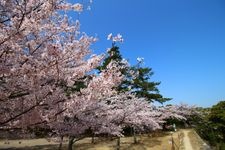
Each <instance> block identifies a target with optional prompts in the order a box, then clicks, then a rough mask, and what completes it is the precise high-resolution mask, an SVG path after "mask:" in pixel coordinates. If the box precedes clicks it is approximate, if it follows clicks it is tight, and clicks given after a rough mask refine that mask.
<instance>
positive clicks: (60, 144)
mask: <svg viewBox="0 0 225 150" xmlns="http://www.w3.org/2000/svg"><path fill="white" fill-rule="evenodd" d="M62 143H63V136H60V143H59V148H58V150H61V149H62Z"/></svg>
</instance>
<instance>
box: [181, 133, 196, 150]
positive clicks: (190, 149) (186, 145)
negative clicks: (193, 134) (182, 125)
mask: <svg viewBox="0 0 225 150" xmlns="http://www.w3.org/2000/svg"><path fill="white" fill-rule="evenodd" d="M189 132H190V130H183V133H184V139H183V142H184V148H185V150H194V149H193V147H192V145H191V141H190V138H189V136H188V133H189Z"/></svg>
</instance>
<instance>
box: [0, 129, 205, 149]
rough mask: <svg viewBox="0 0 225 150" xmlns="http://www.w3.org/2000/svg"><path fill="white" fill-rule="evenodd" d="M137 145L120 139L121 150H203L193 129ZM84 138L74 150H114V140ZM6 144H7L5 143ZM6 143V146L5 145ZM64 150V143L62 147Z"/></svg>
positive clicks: (46, 145) (0, 145)
mask: <svg viewBox="0 0 225 150" xmlns="http://www.w3.org/2000/svg"><path fill="white" fill-rule="evenodd" d="M137 140H138V144H133V137H123V138H121V144H120V149H121V150H171V149H172V148H174V150H205V149H206V148H205V147H204V146H205V143H204V141H203V140H201V138H200V137H199V136H198V135H197V133H196V132H195V131H194V130H193V129H185V130H179V131H177V132H164V133H157V134H148V135H146V134H144V135H141V136H140V135H139V136H137ZM91 141H92V139H91V138H85V139H83V140H80V141H78V142H76V143H75V144H74V146H75V147H76V150H115V149H116V143H117V140H116V139H106V138H95V144H92V143H91ZM7 142H8V143H7ZM6 143H7V144H6ZM57 147H58V143H57V142H54V140H49V139H26V140H25V139H21V140H6V139H3V140H0V149H1V150H55V149H57ZM63 149H66V142H65V143H64V145H63Z"/></svg>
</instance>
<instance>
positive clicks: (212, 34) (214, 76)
mask: <svg viewBox="0 0 225 150" xmlns="http://www.w3.org/2000/svg"><path fill="white" fill-rule="evenodd" d="M91 7H92V9H91V11H85V12H83V13H82V14H81V15H80V16H79V19H80V22H81V31H84V32H86V33H87V34H89V35H92V36H97V37H98V38H99V41H98V42H97V43H96V44H95V45H94V46H93V49H94V52H95V53H102V52H105V50H106V48H108V47H110V46H111V43H110V42H109V41H107V40H106V37H107V35H108V34H109V33H113V34H117V33H121V34H122V35H123V37H124V43H123V44H120V45H119V46H120V50H121V53H122V55H123V56H124V57H125V58H127V59H129V61H130V63H131V64H134V63H135V62H136V58H137V57H144V58H145V64H144V65H145V66H147V67H151V68H152V69H153V71H154V73H155V74H154V75H153V77H152V80H153V81H161V85H160V86H159V90H160V91H161V94H162V95H164V96H165V97H171V98H173V100H172V101H170V102H169V103H180V102H183V103H187V104H191V105H193V104H195V105H197V106H203V107H208V106H212V105H213V104H216V103H217V102H218V101H220V100H225V1H224V0H94V1H93V4H92V5H91ZM73 18H74V19H77V18H78V17H77V15H75V14H74V15H73Z"/></svg>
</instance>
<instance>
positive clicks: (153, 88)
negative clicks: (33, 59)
mask: <svg viewBox="0 0 225 150" xmlns="http://www.w3.org/2000/svg"><path fill="white" fill-rule="evenodd" d="M122 60H123V57H122V55H121V54H120V51H119V47H118V46H115V43H113V45H112V48H111V49H110V50H109V51H108V55H107V57H106V58H105V60H104V61H103V63H102V65H101V66H99V67H98V68H97V69H98V70H99V71H100V72H101V70H103V69H106V67H107V65H108V64H109V63H110V62H111V61H116V62H117V63H119V65H125V64H124V63H123V62H122ZM120 71H121V73H122V74H123V75H124V76H125V80H124V81H123V82H122V83H121V84H120V85H119V86H118V87H116V89H117V91H118V92H124V91H130V90H131V91H132V92H133V93H135V94H136V95H137V96H138V97H144V98H146V100H147V101H149V102H153V101H157V102H160V103H163V102H166V101H168V100H170V98H164V97H163V96H162V95H161V94H160V93H159V90H158V88H157V86H158V85H159V84H160V82H152V81H150V77H151V76H152V75H153V72H152V69H151V68H148V67H141V65H140V63H138V64H137V65H136V66H131V67H128V66H127V67H123V69H121V70H120ZM131 72H134V73H137V76H136V77H134V76H133V75H132V74H131Z"/></svg>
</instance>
